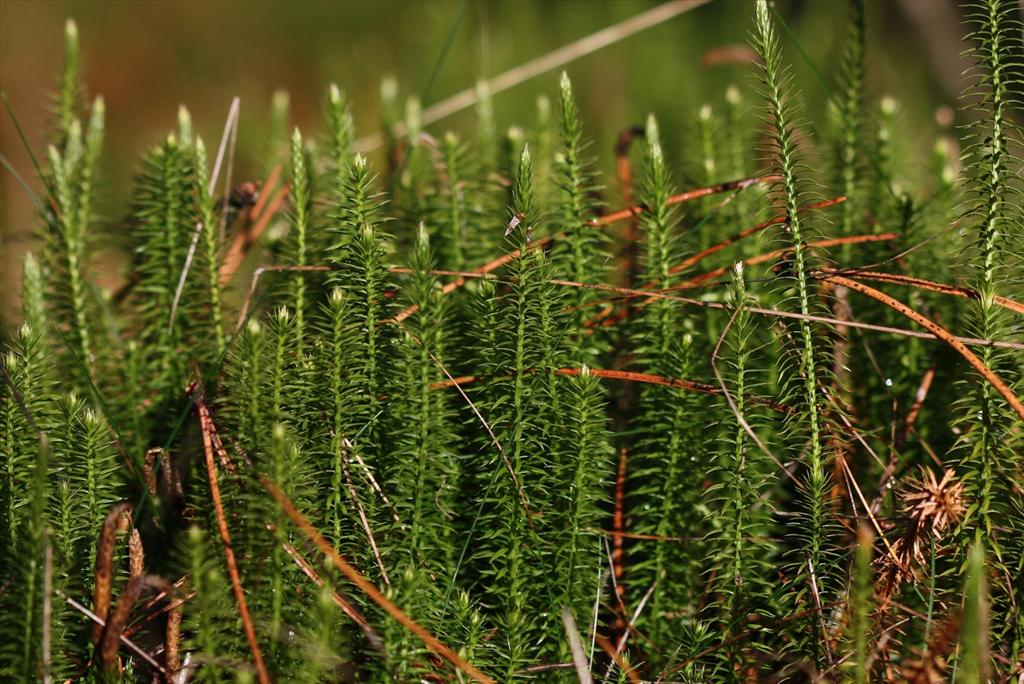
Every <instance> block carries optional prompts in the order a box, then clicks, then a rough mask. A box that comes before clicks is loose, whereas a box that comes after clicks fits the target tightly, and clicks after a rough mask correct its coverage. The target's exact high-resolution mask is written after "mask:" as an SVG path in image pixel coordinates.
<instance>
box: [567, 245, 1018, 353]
mask: <svg viewBox="0 0 1024 684" xmlns="http://www.w3.org/2000/svg"><path fill="white" fill-rule="evenodd" d="M743 263H744V264H746V263H749V260H748V261H746V262H743ZM719 270H720V271H721V273H725V272H726V271H727V270H728V269H727V268H723V269H719ZM548 282H549V283H551V284H553V285H562V286H566V287H589V288H593V289H595V290H604V291H606V292H615V293H619V294H622V295H624V296H627V297H653V298H656V299H667V300H669V301H675V302H680V303H683V304H690V305H692V306H699V307H702V308H705V309H728V308H729V307H728V306H727V305H726V304H722V303H721V302H706V301H703V300H700V299H693V298H691V297H680V296H677V295H670V294H667V293H666V292H652V291H651V290H632V289H630V288H626V287H615V286H614V285H604V284H601V283H577V282H573V281H569V280H549V281H548ZM685 287H686V286H684V285H680V286H676V287H672V288H669V290H670V291H674V290H678V289H685ZM747 311H749V312H751V313H756V314H759V315H762V316H776V317H778V318H794V319H798V320H806V321H816V322H818V323H830V324H832V325H839V324H842V325H846V326H849V327H851V328H860V329H862V330H874V331H875V332H883V333H889V334H892V335H901V336H903V337H916V338H919V339H925V340H934V339H936V336H935V335H933V334H931V333H925V332H918V331H916V330H907V329H906V328H894V327H892V326H887V325H875V324H874V323H862V322H860V321H840V320H837V319H835V318H830V317H828V316H815V315H812V314H802V313H799V312H796V311H782V310H781V309H766V308H763V307H759V306H749V307H747ZM954 337H955V339H957V340H958V341H960V342H961V343H963V344H965V345H973V346H979V347H999V348H1001V349H1018V350H1021V349H1024V344H1020V343H1017V342H1003V341H1000V340H982V339H979V338H977V337H961V336H954Z"/></svg>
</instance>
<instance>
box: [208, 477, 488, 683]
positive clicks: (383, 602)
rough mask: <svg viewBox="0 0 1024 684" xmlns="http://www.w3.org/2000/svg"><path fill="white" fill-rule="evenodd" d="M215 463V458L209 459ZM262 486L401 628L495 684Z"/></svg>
mask: <svg viewBox="0 0 1024 684" xmlns="http://www.w3.org/2000/svg"><path fill="white" fill-rule="evenodd" d="M207 460H208V461H212V457H209V458H208V459H207ZM260 482H261V483H262V484H263V487H264V489H266V490H267V493H269V494H270V496H272V497H273V498H274V500H275V501H276V502H277V504H278V505H279V506H280V507H281V510H282V511H284V513H285V515H287V516H288V517H289V518H290V519H291V520H292V522H293V523H295V525H296V526H297V527H298V528H299V529H300V530H301V531H302V533H303V534H305V535H306V537H307V538H308V539H309V540H310V541H311V542H313V543H314V544H315V545H316V547H317V548H318V549H320V551H321V552H322V553H323V554H324V555H325V556H327V557H328V558H330V559H331V562H332V563H333V564H334V567H336V568H337V569H338V570H340V571H341V572H342V574H344V575H345V576H346V577H348V579H349V581H351V582H352V583H353V584H355V585H356V586H357V587H359V589H360V590H361V591H363V592H364V593H365V594H366V595H367V596H368V597H369V598H370V599H371V600H372V601H373V602H374V603H376V604H377V605H378V606H380V608H382V609H383V610H384V611H385V612H386V613H387V614H388V615H390V616H391V617H393V618H394V619H395V620H396V621H398V623H399V624H401V625H402V626H403V627H405V628H406V629H408V630H409V631H410V632H412V633H413V634H415V635H416V636H417V637H419V638H420V639H421V640H422V641H423V643H424V644H426V646H427V648H429V649H430V650H431V651H433V652H435V653H437V654H438V655H440V656H441V657H443V658H444V659H446V660H447V661H448V662H450V663H451V664H452V665H454V666H455V667H457V668H458V669H460V670H462V671H463V672H465V673H466V674H467V675H469V676H470V677H472V678H473V679H474V680H475V681H478V682H485V683H486V684H494V680H493V679H491V678H490V677H488V676H487V675H485V674H484V673H482V672H480V671H479V670H478V669H476V668H475V667H474V666H473V665H471V664H470V663H467V662H466V661H465V660H463V659H462V657H461V656H459V654H458V653H456V652H455V651H453V650H452V649H451V648H449V647H448V646H446V645H445V644H443V643H441V642H440V641H438V640H437V638H435V637H434V636H433V635H432V634H431V633H430V632H428V631H427V630H426V629H424V628H423V627H421V626H420V625H419V624H418V623H417V622H416V621H415V620H413V619H412V618H411V617H409V616H408V615H406V613H405V612H404V611H402V609H401V608H399V607H398V606H396V605H395V604H394V603H392V602H391V601H390V600H388V598H387V597H386V596H384V594H382V593H381V591H380V590H379V589H377V587H375V586H373V584H372V583H371V582H370V581H369V580H367V579H366V578H365V577H364V576H363V575H362V574H361V573H360V572H359V571H358V570H356V569H355V568H354V567H352V565H350V564H349V562H348V561H346V560H345V559H344V558H342V556H341V554H339V553H338V552H337V551H335V550H334V547H332V546H331V545H330V543H329V542H328V541H327V540H326V539H324V537H323V535H322V534H320V532H318V531H317V529H316V528H315V527H313V525H312V524H311V523H310V522H309V521H308V520H307V519H306V518H305V517H304V516H303V515H302V514H301V513H300V512H299V511H298V509H296V508H295V505H294V504H293V503H292V502H291V500H290V499H289V498H288V497H287V496H286V495H285V493H284V492H282V491H281V490H280V488H278V486H277V485H276V484H275V483H274V482H273V481H272V480H271V479H270V478H268V477H266V476H265V475H261V476H260Z"/></svg>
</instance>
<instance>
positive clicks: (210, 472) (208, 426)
mask: <svg viewBox="0 0 1024 684" xmlns="http://www.w3.org/2000/svg"><path fill="white" fill-rule="evenodd" d="M190 390H192V395H193V398H194V400H195V402H196V410H197V412H198V413H199V424H200V428H201V429H200V431H201V432H202V434H203V454H204V455H205V457H206V475H207V479H208V480H209V483H210V498H211V500H212V501H213V510H214V514H215V515H216V517H217V529H218V531H219V532H220V540H221V543H222V545H223V546H224V559H225V561H226V563H227V566H228V575H229V576H230V577H231V589H232V591H233V592H234V594H235V603H236V604H237V605H238V614H239V616H240V617H241V619H242V629H243V630H244V631H245V638H246V641H248V642H249V650H250V651H251V652H252V657H253V662H254V664H255V666H256V675H257V677H258V678H259V681H260V684H270V675H269V674H267V668H266V666H265V665H264V663H263V654H262V653H261V652H260V645H259V642H258V641H257V639H256V628H255V627H254V626H253V623H252V616H251V615H250V614H249V604H248V603H247V602H246V600H245V591H244V590H243V589H242V578H241V576H240V575H239V573H238V564H237V563H236V562H235V551H234V549H232V547H231V533H230V532H229V531H228V523H227V519H226V518H225V517H224V504H223V502H222V501H221V498H220V485H219V484H218V475H217V462H216V461H215V460H214V458H213V440H212V438H211V435H213V434H214V433H215V432H216V430H217V428H216V427H215V426H214V424H213V419H212V418H211V417H210V411H209V409H208V408H207V407H206V402H205V401H204V400H203V397H202V396H201V395H200V394H199V389H198V385H196V386H195V387H192V388H190Z"/></svg>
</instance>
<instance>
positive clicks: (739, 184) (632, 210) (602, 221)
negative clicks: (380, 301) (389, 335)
mask: <svg viewBox="0 0 1024 684" xmlns="http://www.w3.org/2000/svg"><path fill="white" fill-rule="evenodd" d="M778 178H779V177H778V176H762V177H755V178H745V179H743V180H738V181H729V182H727V183H719V184H718V185H712V186H710V187H706V188H697V189H695V190H688V191H687V192H682V193H679V194H678V195H673V196H672V197H670V198H669V199H668V203H669V204H670V205H671V204H681V203H683V202H689V201H691V200H695V199H700V198H701V197H707V196H708V195H714V194H716V193H720V192H728V191H730V190H741V189H743V188H748V187H750V186H751V185H756V184H757V183H767V182H772V181H775V180H778ZM642 211H643V207H636V206H634V207H627V208H626V209H620V210H619V211H615V212H612V213H611V214H605V215H604V216H599V217H598V218H596V219H593V220H591V221H588V222H587V223H586V225H587V226H590V227H593V228H596V227H599V226H605V225H608V224H610V223H615V222H616V221H621V220H623V219H626V218H629V217H630V216H634V215H636V214H638V213H640V212H642ZM563 237H565V233H558V234H556V235H552V236H549V237H543V238H539V239H537V240H534V241H533V242H532V243H530V246H529V249H537V248H540V247H543V246H544V245H546V244H547V243H549V242H551V241H552V240H556V239H560V238H563ZM519 255H520V251H519V250H518V249H516V250H513V251H511V252H508V253H507V254H502V255H501V256H499V257H497V258H496V259H492V260H491V261H489V262H487V263H486V264H484V265H483V266H480V267H479V268H476V269H474V270H473V271H472V272H471V273H472V274H473V276H480V275H484V274H487V273H490V272H491V271H494V270H496V269H498V268H501V267H502V266H504V265H505V264H507V263H509V262H510V261H513V260H514V259H517V258H519ZM465 284H466V278H464V277H463V278H459V279H458V280H455V281H453V282H451V283H448V284H447V285H445V286H444V287H443V288H441V292H443V293H444V294H449V293H450V292H453V291H455V290H457V289H459V288H460V287H462V286H463V285H465ZM416 311H417V307H416V306H415V305H413V306H410V307H408V308H406V309H404V310H402V311H401V312H399V313H398V315H396V316H395V319H394V320H395V321H396V322H398V323H401V322H402V321H404V320H405V319H406V318H408V317H409V316H411V315H412V314H414V313H416Z"/></svg>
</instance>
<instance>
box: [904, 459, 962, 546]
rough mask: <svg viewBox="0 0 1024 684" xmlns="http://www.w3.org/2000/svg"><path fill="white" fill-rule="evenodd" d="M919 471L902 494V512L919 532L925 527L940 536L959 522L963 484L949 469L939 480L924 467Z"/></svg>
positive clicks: (924, 529) (937, 536)
mask: <svg viewBox="0 0 1024 684" xmlns="http://www.w3.org/2000/svg"><path fill="white" fill-rule="evenodd" d="M921 475H922V476H921V479H920V480H911V481H910V482H909V483H908V484H907V489H906V491H905V492H904V493H903V495H902V497H901V498H902V499H903V506H904V512H905V513H906V515H907V517H908V518H909V519H910V520H911V521H912V522H913V524H914V526H915V527H916V528H917V531H918V532H924V531H926V530H927V531H928V532H930V533H931V534H932V535H934V536H935V537H936V538H940V537H941V536H942V533H943V532H945V531H946V530H947V529H948V528H949V527H951V526H955V525H956V524H957V523H959V522H960V519H961V518H962V517H963V515H964V511H965V510H966V509H965V507H964V497H963V493H964V485H963V483H962V482H957V481H956V480H955V479H954V477H955V474H954V473H953V471H952V470H949V469H947V470H946V472H944V473H943V474H942V479H941V480H939V481H936V480H935V474H934V473H932V471H931V470H928V469H926V468H922V469H921Z"/></svg>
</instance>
